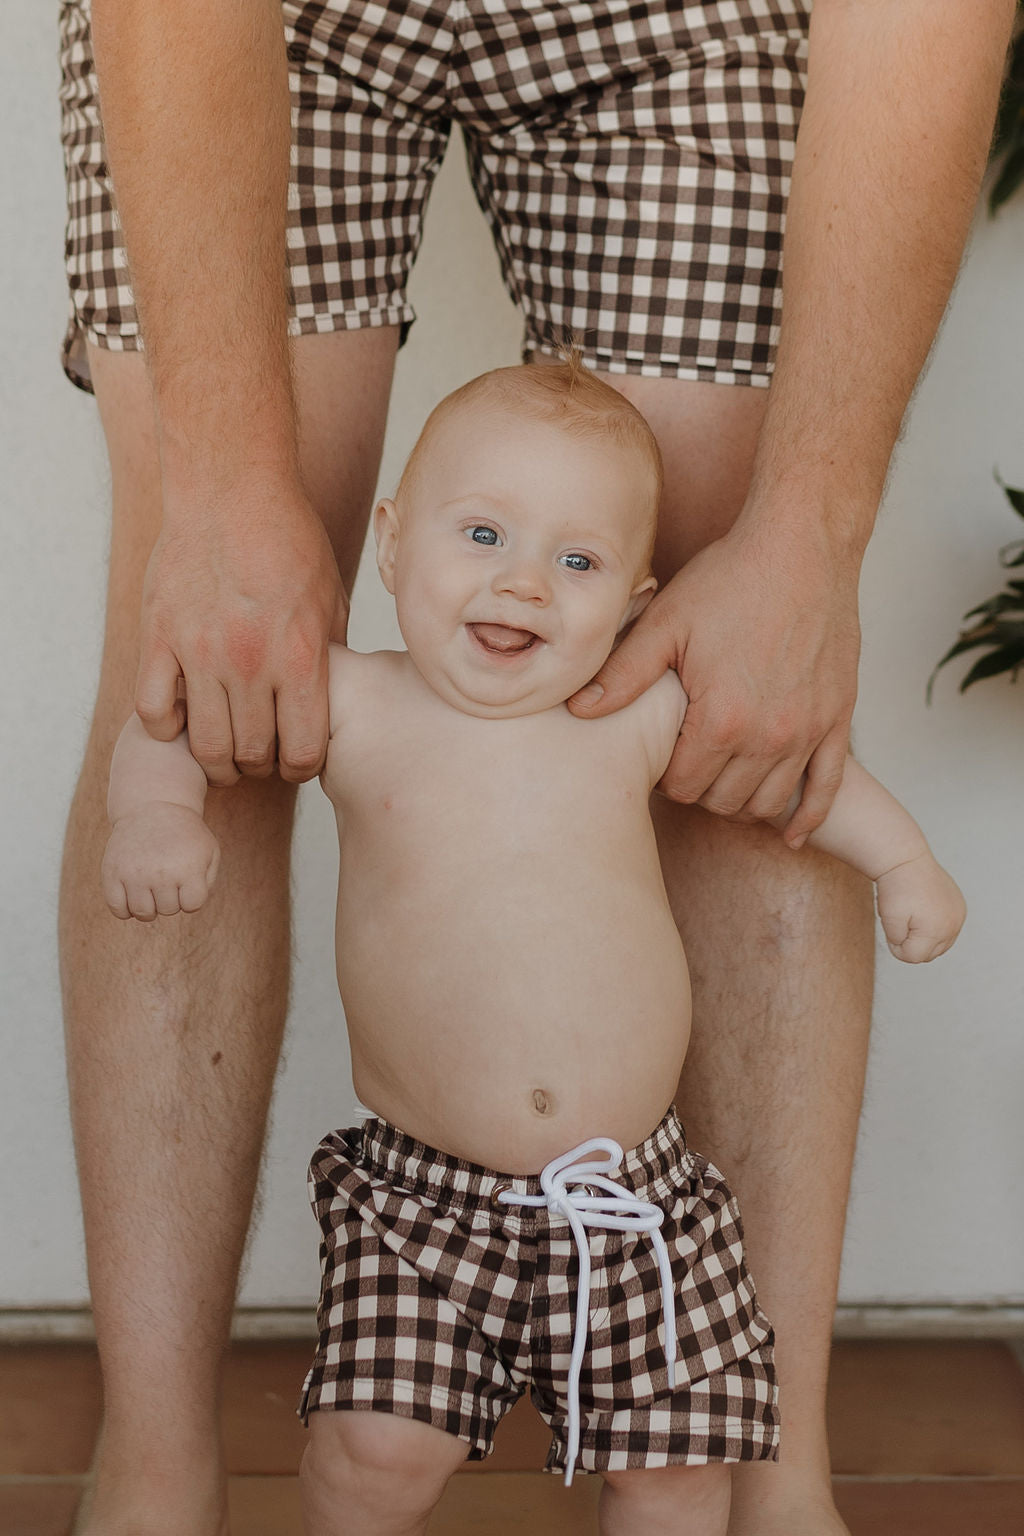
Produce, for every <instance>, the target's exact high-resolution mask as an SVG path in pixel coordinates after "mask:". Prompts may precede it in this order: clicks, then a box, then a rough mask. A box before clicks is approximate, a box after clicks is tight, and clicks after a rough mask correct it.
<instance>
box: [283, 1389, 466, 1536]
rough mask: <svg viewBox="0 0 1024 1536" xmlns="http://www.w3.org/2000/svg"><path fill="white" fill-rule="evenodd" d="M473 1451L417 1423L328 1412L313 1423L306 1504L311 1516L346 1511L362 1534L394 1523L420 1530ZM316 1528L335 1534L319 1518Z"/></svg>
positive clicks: (313, 1522)
mask: <svg viewBox="0 0 1024 1536" xmlns="http://www.w3.org/2000/svg"><path fill="white" fill-rule="evenodd" d="M467 1449H468V1447H467V1446H466V1445H464V1444H463V1443H462V1442H461V1441H460V1440H457V1439H456V1438H455V1437H454V1436H453V1435H448V1434H446V1433H445V1432H444V1431H443V1430H440V1429H436V1428H435V1427H434V1426H433V1425H430V1424H423V1423H421V1422H419V1421H418V1420H415V1419H403V1418H399V1417H398V1416H397V1415H395V1414H390V1413H382V1412H374V1411H363V1410H358V1409H340V1410H337V1411H329V1410H323V1409H321V1410H319V1411H317V1412H316V1413H313V1414H311V1415H310V1419H309V1443H308V1445H307V1446H306V1450H305V1453H304V1455H303V1458H302V1465H301V1468H300V1481H301V1484H302V1498H303V1504H304V1506H305V1508H306V1509H307V1511H308V1512H309V1514H310V1515H312V1516H315V1515H316V1512H317V1511H321V1510H322V1511H329V1510H333V1511H335V1512H337V1511H338V1510H342V1511H345V1512H346V1519H347V1522H348V1523H349V1524H351V1525H354V1526H355V1528H356V1529H362V1528H363V1526H364V1525H365V1526H366V1528H367V1529H374V1528H375V1527H376V1525H377V1524H378V1523H382V1527H383V1525H386V1524H388V1523H389V1522H392V1521H394V1522H396V1523H397V1524H403V1523H407V1524H408V1525H410V1526H414V1525H415V1524H416V1522H417V1521H418V1520H421V1519H425V1518H426V1516H427V1515H428V1514H429V1513H430V1511H431V1510H432V1509H433V1508H434V1505H435V1504H436V1503H437V1501H438V1499H440V1497H441V1495H442V1493H443V1492H444V1489H445V1484H446V1483H447V1482H448V1479H449V1477H450V1476H451V1474H452V1473H453V1472H454V1471H455V1470H456V1468H457V1467H458V1466H459V1465H460V1463H461V1462H463V1461H464V1460H465V1458H466V1453H467ZM355 1511H359V1518H356V1517H355V1514H354V1512H355ZM378 1516H379V1517H380V1520H378ZM309 1526H310V1528H311V1529H312V1530H314V1531H317V1530H320V1529H323V1530H327V1529H330V1527H329V1526H328V1525H327V1524H326V1523H321V1522H319V1521H318V1520H317V1519H316V1518H311V1519H310V1520H309Z"/></svg>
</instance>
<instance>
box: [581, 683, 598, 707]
mask: <svg viewBox="0 0 1024 1536" xmlns="http://www.w3.org/2000/svg"><path fill="white" fill-rule="evenodd" d="M603 697H604V689H603V688H602V687H601V684H600V683H588V684H587V686H586V687H585V688H581V689H580V691H579V693H578V694H577V695H576V703H577V704H596V703H597V701H598V699H600V698H603Z"/></svg>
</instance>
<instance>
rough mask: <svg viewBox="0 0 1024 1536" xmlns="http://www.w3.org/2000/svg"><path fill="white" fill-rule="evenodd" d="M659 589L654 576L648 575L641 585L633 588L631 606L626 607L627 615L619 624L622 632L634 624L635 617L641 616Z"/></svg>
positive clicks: (630, 599)
mask: <svg viewBox="0 0 1024 1536" xmlns="http://www.w3.org/2000/svg"><path fill="white" fill-rule="evenodd" d="M657 590H658V583H657V581H656V580H655V578H654V577H653V576H648V577H646V579H645V580H644V581H642V582H640V584H639V586H636V587H634V588H633V591H632V592H631V593H630V598H629V607H628V608H627V609H626V614H625V617H624V618H623V620H622V623H621V624H620V625H619V630H620V632H621V631H622V630H624V629H625V628H626V626H627V625H628V624H632V622H633V620H634V619H638V618H639V617H640V615H641V614H642V613H643V611H644V609H645V608H646V607H647V604H648V603H649V602H650V600H651V598H652V597H653V596H654V594H655V592H656V591H657Z"/></svg>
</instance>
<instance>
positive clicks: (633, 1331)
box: [299, 1110, 779, 1472]
mask: <svg viewBox="0 0 1024 1536" xmlns="http://www.w3.org/2000/svg"><path fill="white" fill-rule="evenodd" d="M615 1178H616V1180H617V1181H618V1182H621V1184H623V1185H624V1186H626V1188H627V1189H629V1190H631V1191H632V1192H633V1193H634V1194H635V1195H636V1196H637V1197H638V1198H639V1199H641V1200H644V1201H649V1202H651V1203H653V1204H655V1205H657V1206H659V1207H660V1208H661V1209H662V1210H663V1212H664V1218H663V1221H662V1225H661V1228H660V1230H661V1234H662V1236H663V1238H664V1241H665V1245H666V1248H667V1250H668V1257H669V1264H670V1267H671V1279H672V1291H673V1300H674V1306H675V1338H676V1362H675V1372H676V1385H675V1387H674V1388H672V1387H670V1385H669V1382H668V1368H667V1362H666V1355H665V1337H664V1313H663V1307H662V1291H661V1278H660V1273H659V1264H658V1258H657V1254H656V1251H655V1248H654V1245H653V1244H652V1242H651V1238H650V1234H649V1233H648V1232H645V1231H635V1230H634V1231H615V1230H610V1231H609V1230H595V1229H592V1230H590V1233H589V1249H590V1265H591V1271H590V1272H591V1279H592V1284H591V1292H590V1313H589V1320H588V1327H587V1337H586V1348H585V1350H584V1353H583V1357H582V1370H581V1374H580V1379H579V1392H578V1405H579V1412H580V1419H579V1423H580V1439H579V1454H578V1459H577V1462H576V1465H577V1467H578V1468H579V1469H580V1470H582V1471H611V1470H624V1469H626V1468H631V1467H665V1466H670V1465H674V1464H685V1463H692V1464H704V1463H707V1462H718V1461H730V1462H731V1461H762V1460H769V1461H773V1460H775V1459H776V1458H777V1455H778V1436H779V1427H778V1426H779V1415H778V1409H777V1389H776V1381H775V1368H774V1364H773V1360H772V1346H773V1342H774V1341H773V1334H772V1328H771V1324H770V1323H769V1321H768V1319H767V1318H766V1317H765V1315H764V1313H763V1312H762V1311H761V1310H760V1308H759V1306H758V1304H757V1297H756V1294H755V1291H754V1286H753V1282H752V1281H751V1278H750V1275H749V1273H748V1271H747V1267H746V1264H745V1261H744V1258H743V1245H742V1228H741V1224H740V1217H739V1212H738V1210H737V1207H736V1201H735V1198H734V1197H733V1196H732V1194H731V1193H730V1192H729V1189H728V1187H727V1185H726V1183H725V1180H724V1179H723V1178H722V1175H721V1174H720V1173H719V1171H718V1169H717V1168H715V1167H714V1165H713V1164H711V1163H709V1162H708V1161H707V1159H705V1158H703V1157H700V1156H698V1155H697V1154H696V1153H694V1152H691V1151H690V1150H689V1149H688V1148H687V1145H686V1138H685V1134H684V1132H683V1127H682V1125H681V1124H680V1122H679V1120H678V1117H677V1116H676V1114H675V1111H674V1110H670V1111H669V1112H668V1114H666V1116H665V1118H664V1119H663V1120H662V1121H661V1123H660V1125H658V1126H656V1127H655V1129H654V1130H653V1131H652V1132H651V1134H650V1135H649V1136H648V1137H647V1138H646V1140H645V1141H643V1142H642V1143H641V1144H640V1145H639V1146H638V1147H635V1148H633V1149H632V1150H631V1151H629V1152H627V1153H626V1154H625V1156H624V1158H623V1160H622V1164H621V1169H620V1171H619V1172H618V1173H617V1174H616V1175H615ZM309 1189H310V1199H311V1201H312V1204H313V1208H314V1211H315V1212H316V1215H317V1219H318V1221H319V1223H320V1232H321V1244H320V1257H321V1261H322V1266H323V1288H322V1292H321V1298H320V1306H319V1310H318V1323H319V1329H320V1342H319V1346H318V1348H317V1351H316V1355H315V1358H314V1361H313V1365H312V1367H311V1369H310V1371H309V1374H308V1376H307V1378H306V1383H305V1387H304V1389H303V1393H302V1401H301V1404H300V1407H299V1412H300V1414H301V1416H302V1417H303V1418H304V1419H305V1418H307V1416H308V1415H309V1414H310V1413H311V1412H314V1411H325V1410H330V1409H356V1410H359V1409H367V1410H370V1411H376V1412H379V1413H390V1414H397V1415H399V1416H400V1417H405V1418H411V1419H417V1420H420V1421H421V1422H423V1423H427V1424H433V1425H436V1426H437V1428H439V1429H441V1430H444V1431H446V1432H447V1433H448V1434H451V1435H455V1436H457V1437H459V1438H460V1439H462V1440H464V1441H466V1443H467V1455H468V1458H469V1460H471V1461H479V1460H481V1459H483V1457H485V1456H487V1455H488V1454H489V1453H490V1451H491V1449H492V1447H493V1436H494V1431H495V1428H496V1426H497V1424H498V1423H499V1421H500V1420H501V1418H502V1417H503V1415H504V1414H505V1413H506V1412H507V1411H508V1410H509V1409H510V1408H511V1407H512V1406H513V1404H514V1403H515V1402H516V1401H517V1400H518V1399H519V1398H520V1397H521V1396H522V1394H523V1393H524V1391H526V1389H527V1388H529V1390H530V1394H531V1397H532V1400H533V1403H534V1406H535V1407H536V1408H537V1409H538V1411H539V1413H540V1415H541V1417H542V1418H543V1419H544V1420H545V1422H546V1423H547V1424H548V1425H549V1427H550V1429H551V1433H552V1441H551V1448H550V1451H549V1453H548V1459H547V1463H546V1470H548V1471H551V1472H561V1471H563V1469H564V1468H565V1465H566V1451H567V1444H568V1434H567V1429H568V1424H569V1396H568V1394H569V1386H568V1377H569V1365H570V1354H571V1351H572V1343H573V1337H574V1330H575V1323H576V1318H575V1307H576V1296H577V1287H578V1285H579V1266H580V1257H579V1254H578V1251H577V1247H576V1243H575V1241H574V1238H573V1236H572V1234H571V1232H570V1230H569V1227H568V1225H567V1224H566V1222H565V1221H564V1220H563V1221H557V1220H553V1219H552V1216H551V1214H550V1213H549V1211H548V1210H547V1209H546V1208H544V1207H541V1208H538V1207H536V1206H530V1205H522V1204H516V1203H513V1204H506V1203H503V1202H501V1201H500V1200H499V1199H498V1195H499V1194H500V1193H501V1192H502V1191H506V1192H508V1193H510V1194H512V1193H514V1194H517V1195H522V1194H527V1195H536V1194H538V1192H539V1190H540V1181H539V1179H538V1177H537V1176H536V1175H509V1174H501V1173H495V1172H492V1171H490V1170H488V1169H486V1168H482V1167H479V1166H478V1165H476V1164H474V1163H469V1162H465V1161H463V1160H461V1159H459V1158H456V1157H452V1156H450V1155H449V1154H447V1153H444V1152H439V1151H437V1150H436V1149H434V1148H431V1147H427V1146H425V1145H424V1144H423V1143H422V1142H419V1141H416V1140H414V1139H413V1138H412V1137H410V1136H408V1135H406V1134H405V1133H404V1132H403V1131H401V1130H399V1129H397V1128H396V1127H395V1126H393V1125H391V1124H389V1123H388V1122H387V1121H386V1120H381V1119H379V1118H377V1117H371V1118H369V1119H367V1120H366V1121H365V1122H364V1124H363V1125H362V1126H361V1127H360V1126H356V1127H354V1128H352V1129H349V1130H344V1131H338V1132H335V1133H333V1134H331V1135H329V1136H327V1137H325V1139H324V1140H323V1141H322V1142H321V1143H320V1146H319V1147H318V1148H317V1150H316V1152H315V1154H314V1156H313V1160H312V1163H311V1165H310V1170H309Z"/></svg>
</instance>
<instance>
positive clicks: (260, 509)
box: [135, 490, 348, 785]
mask: <svg viewBox="0 0 1024 1536" xmlns="http://www.w3.org/2000/svg"><path fill="white" fill-rule="evenodd" d="M204 512H205V515H204V516H203V518H202V519H201V520H200V519H199V518H196V517H190V518H189V519H188V520H187V521H186V520H185V519H183V518H182V519H179V518H176V517H174V516H173V515H169V516H166V517H165V522H164V528H163V531H162V532H161V534H160V536H159V538H158V539H157V542H156V544H155V546H154V549H153V553H152V555H151V557H150V561H149V566H148V569H147V571H146V580H145V585H144V588H143V600H142V647H141V663H140V667H139V675H138V681H137V683H136V690H135V708H136V711H137V713H138V715H139V717H140V719H141V720H142V721H143V723H144V725H145V726H146V729H147V731H148V732H149V733H150V735H151V736H154V737H155V738H157V739H158V740H160V741H171V740H173V739H174V737H175V736H176V735H177V734H178V732H179V731H180V730H181V728H182V725H183V724H184V723H185V719H186V713H185V712H186V710H187V720H188V729H189V740H190V744H191V748H192V753H193V756H194V757H195V758H196V759H197V761H198V762H199V763H201V764H202V767H203V768H204V770H205V772H206V776H207V778H208V779H209V781H210V783H211V784H216V785H227V784H234V783H235V782H236V781H237V779H238V777H239V774H242V773H244V774H247V775H249V776H251V777H254V778H265V777H266V776H267V775H268V774H270V773H272V772H273V769H274V765H275V759H276V761H277V764H278V767H279V769H280V773H281V777H282V778H283V779H286V780H288V781H289V782H291V783H301V782H302V781H304V780H306V779H310V778H313V777H314V775H315V774H317V773H318V772H319V770H320V768H321V767H322V766H323V761H324V756H325V753H326V750H327V741H328V736H329V730H328V712H327V642H328V640H337V641H340V642H341V643H344V640H345V631H346V624H347V619H348V602H347V599H346V597H345V593H344V590H343V588H342V585H341V578H340V577H339V575H338V567H337V564H336V562H335V559H334V553H333V551H332V549H331V544H330V540H329V539H328V537H327V534H326V532H325V530H324V526H323V524H322V523H321V521H320V519H319V518H318V517H317V515H316V513H315V512H314V511H313V509H312V507H310V505H309V503H308V501H307V500H306V498H305V496H304V495H302V493H301V492H300V491H298V490H296V491H295V492H294V493H292V495H291V497H290V498H283V497H282V498H278V499H277V500H276V501H274V502H273V504H267V505H263V506H261V505H259V504H258V503H257V504H256V505H255V506H254V507H253V508H252V509H251V512H250V513H249V514H248V515H247V516H244V517H243V516H240V515H239V513H238V509H237V508H235V507H228V506H224V507H220V506H215V507H213V508H209V509H204ZM179 678H184V681H185V698H186V703H185V705H184V706H183V705H182V703H181V701H180V700H177V701H176V695H177V692H178V679H179Z"/></svg>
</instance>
